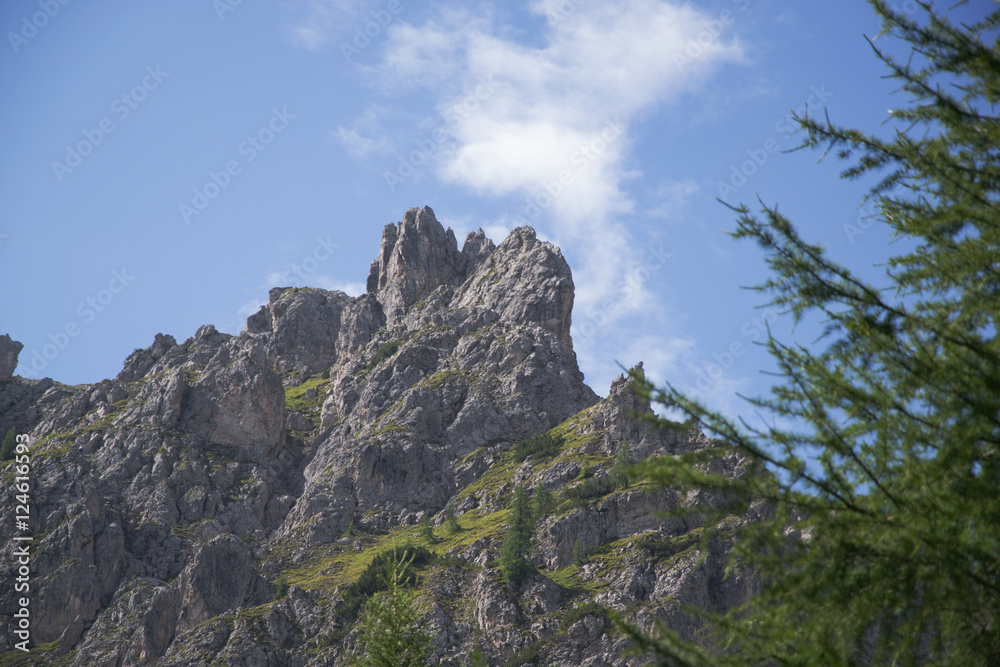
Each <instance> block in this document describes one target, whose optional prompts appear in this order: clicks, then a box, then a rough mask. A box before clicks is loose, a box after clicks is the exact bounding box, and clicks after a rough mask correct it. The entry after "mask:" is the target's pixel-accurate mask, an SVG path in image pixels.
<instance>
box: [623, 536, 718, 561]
mask: <svg viewBox="0 0 1000 667" xmlns="http://www.w3.org/2000/svg"><path fill="white" fill-rule="evenodd" d="M702 535H703V530H702V529H701V528H695V529H694V530H689V531H688V532H686V533H684V534H683V535H677V536H675V537H665V536H654V535H647V536H645V537H640V538H639V539H638V540H636V542H635V545H636V546H637V547H639V548H640V549H644V550H646V551H647V552H648V553H649V555H650V558H652V560H653V561H654V562H660V561H666V560H670V559H671V558H673V557H674V556H676V555H677V554H679V553H683V552H685V551H687V550H688V549H690V548H692V547H694V546H697V545H699V544H700V543H701V539H702Z"/></svg>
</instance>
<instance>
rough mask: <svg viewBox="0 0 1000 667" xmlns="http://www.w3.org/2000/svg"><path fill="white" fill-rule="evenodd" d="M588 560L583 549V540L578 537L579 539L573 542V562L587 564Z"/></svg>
mask: <svg viewBox="0 0 1000 667" xmlns="http://www.w3.org/2000/svg"><path fill="white" fill-rule="evenodd" d="M586 562H587V554H586V553H585V552H584V550H583V542H581V541H580V540H579V539H577V541H576V542H574V543H573V563H574V564H575V565H578V566H581V565H584V564H586Z"/></svg>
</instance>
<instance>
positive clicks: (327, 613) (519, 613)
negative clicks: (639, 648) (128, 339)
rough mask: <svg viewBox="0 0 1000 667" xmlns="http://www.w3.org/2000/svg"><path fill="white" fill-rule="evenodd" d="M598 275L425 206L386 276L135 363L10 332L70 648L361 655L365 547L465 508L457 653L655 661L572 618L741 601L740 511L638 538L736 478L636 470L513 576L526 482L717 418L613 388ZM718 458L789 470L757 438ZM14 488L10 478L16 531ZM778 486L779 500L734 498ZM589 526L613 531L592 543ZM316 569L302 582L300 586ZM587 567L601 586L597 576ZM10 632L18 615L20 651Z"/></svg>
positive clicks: (377, 268) (659, 612)
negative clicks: (592, 347) (534, 445)
mask: <svg viewBox="0 0 1000 667" xmlns="http://www.w3.org/2000/svg"><path fill="white" fill-rule="evenodd" d="M573 299H574V287H573V279H572V274H571V272H570V269H569V266H568V265H567V263H566V261H565V259H564V258H563V256H562V254H561V252H560V251H559V249H558V248H556V247H554V246H553V245H551V244H549V243H545V242H542V241H539V240H538V239H537V238H536V236H535V233H534V231H533V230H531V229H530V228H526V227H523V228H519V229H516V230H514V231H513V232H511V234H510V235H509V236H508V237H507V238H506V239H505V240H503V241H502V242H501V243H500V244H499V245H498V246H495V245H494V244H493V242H492V241H490V240H489V239H488V238H486V235H485V234H484V233H483V231H482V230H481V229H480V230H478V231H476V232H474V233H472V234H469V235H468V236H467V237H466V239H465V241H464V244H463V247H462V249H461V250H459V249H458V245H457V242H456V239H455V235H454V233H453V232H452V231H451V230H446V229H444V228H443V227H442V225H441V224H440V223H439V222H438V221H437V219H436V217H435V215H434V212H433V211H432V210H431V209H430V208H427V207H425V208H422V209H410V210H409V211H407V212H406V214H405V215H404V216H403V220H402V221H401V222H400V223H398V224H394V225H387V226H386V227H385V229H384V231H383V236H382V243H381V247H380V250H379V254H378V257H377V258H376V259H375V261H374V262H373V263H372V265H371V270H370V274H369V279H368V291H367V293H366V294H364V295H362V296H360V297H357V298H352V297H349V296H347V295H346V294H344V293H342V292H335V291H327V290H321V289H313V288H275V289H273V290H271V292H270V295H269V299H268V303H267V304H266V305H264V306H262V307H261V309H260V311H259V312H258V313H256V314H254V315H253V316H251V317H250V318H249V319H248V320H247V323H246V327H245V329H244V330H243V331H242V332H241V333H240V334H239V335H238V336H231V335H228V334H223V333H220V332H219V331H218V330H216V328H215V327H213V326H211V325H205V326H203V327H200V328H199V329H198V330H197V331H196V332H195V335H194V336H192V337H190V338H188V339H187V340H185V341H184V342H183V343H181V344H178V343H177V341H176V340H175V339H174V338H173V337H172V336H167V335H163V334H157V335H156V336H155V338H154V340H153V343H152V344H151V345H150V346H149V347H148V348H145V349H140V350H136V351H135V352H133V353H132V354H131V355H130V356H129V357H128V359H126V360H125V362H124V364H123V368H122V371H121V372H120V373H119V374H118V376H117V377H116V378H114V379H113V380H105V381H103V382H100V383H96V384H93V385H84V386H79V387H67V386H64V385H58V384H56V383H54V382H52V381H51V380H43V381H32V380H28V379H25V378H20V377H13V378H11V377H10V372H7V373H6V374H3V373H2V372H3V371H4V370H5V369H6V368H7V367H8V366H10V370H13V368H14V366H16V362H17V353H18V352H19V351H20V344H19V343H14V342H13V341H10V339H9V337H6V336H5V337H2V338H0V430H3V431H4V432H6V429H7V428H10V427H16V428H17V429H18V430H19V432H24V433H28V434H30V436H31V438H32V441H33V442H34V443H36V448H35V450H33V453H32V466H33V468H32V475H33V482H32V484H33V488H32V496H31V497H32V503H33V505H32V512H33V514H32V516H31V526H30V527H31V530H32V531H33V532H34V533H35V534H36V535H38V536H39V537H38V540H37V544H35V545H34V546H33V548H34V549H35V551H34V554H35V558H34V560H33V565H34V567H35V570H36V571H35V572H33V575H32V577H33V578H32V581H33V583H34V585H35V586H37V588H35V587H34V586H33V597H32V605H33V607H32V613H33V625H32V635H33V637H34V638H35V640H36V641H38V642H58V646H57V647H56V648H55V649H53V652H52V653H51V654H49V655H48V656H47V658H52V657H56V656H67V655H68V654H69V651H71V650H75V651H76V653H75V655H74V656H73V658H72V664H73V665H75V666H78V667H84V666H85V665H92V664H119V665H154V664H156V665H186V666H194V665H199V666H200V665H205V666H207V665H209V664H213V662H214V661H217V660H220V659H221V660H224V661H226V662H227V664H234V665H289V666H296V667H298V666H300V665H301V666H303V667H304V666H305V665H310V664H329V665H335V666H336V665H345V664H347V662H348V657H349V653H350V650H349V649H350V648H351V647H352V646H354V645H355V643H356V640H357V634H356V628H354V629H352V628H351V627H347V628H344V627H343V623H344V622H345V620H347V619H344V618H342V616H341V614H342V609H341V608H340V607H338V600H340V599H341V598H342V597H343V594H344V586H345V585H346V584H347V583H350V581H349V580H347V579H345V578H343V575H344V572H345V567H344V563H345V562H350V563H351V565H350V568H351V569H349V570H346V571H350V572H356V571H358V567H359V566H361V565H363V564H364V562H366V561H367V559H368V557H369V554H373V553H374V551H375V550H376V549H379V548H384V547H386V546H388V545H389V542H390V541H391V540H390V538H389V537H388V536H387V535H386V533H387V532H389V531H394V532H393V533H392V535H393V538H394V537H395V536H398V535H400V534H406V533H407V532H408V531H410V530H412V528H408V526H412V525H413V524H416V523H417V522H418V521H419V519H420V518H422V517H424V516H428V517H430V518H431V521H432V523H433V524H434V525H435V526H436V531H437V532H438V534H439V535H444V534H445V531H446V530H447V529H446V528H445V525H444V524H446V520H445V508H450V509H451V511H453V512H454V513H455V514H456V515H457V517H458V519H459V521H460V522H461V524H462V525H463V526H464V528H463V530H468V531H475V533H474V534H468V533H461V532H460V533H458V534H457V536H451V537H449V539H453V540H454V542H453V543H452V544H450V545H449V546H448V549H447V551H448V553H449V555H451V556H452V557H454V558H457V559H461V560H464V561H466V564H465V565H464V566H459V565H456V564H448V565H440V564H436V565H432V566H431V567H428V568H426V570H425V573H424V574H425V581H424V583H423V585H422V587H421V599H422V600H424V601H425V603H426V605H425V606H424V607H423V608H424V609H425V610H426V619H427V621H428V623H429V627H430V628H431V630H432V632H433V633H434V635H435V639H436V645H435V653H434V658H433V659H434V661H436V662H438V663H440V664H450V665H457V664H465V663H466V662H467V658H468V656H469V655H470V654H471V653H472V652H473V650H474V648H475V647H476V646H477V645H478V646H480V647H481V648H482V650H483V651H484V653H485V654H486V656H487V659H488V661H489V664H506V663H507V661H509V660H510V659H511V658H512V657H513V656H514V655H515V654H516V653H517V652H518V651H519V650H521V649H523V648H525V647H526V646H528V645H529V644H530V643H532V642H533V641H536V640H543V644H542V654H541V658H542V662H541V663H538V664H554V665H621V664H638V663H637V662H636V661H632V662H628V661H624V660H623V659H621V658H620V654H621V651H622V649H623V648H625V642H624V640H622V639H620V638H617V637H616V636H614V635H613V633H610V632H609V630H608V628H607V624H606V622H605V621H604V618H603V616H602V615H601V614H600V613H591V614H587V615H584V616H582V617H580V618H577V619H576V620H575V622H573V623H569V624H565V627H564V624H563V623H562V621H561V619H562V618H563V617H564V616H565V613H567V612H568V610H569V608H570V607H572V606H574V605H577V604H582V603H584V602H587V601H590V602H597V603H599V604H601V605H604V606H606V607H607V608H610V609H614V610H617V611H619V612H626V611H627V613H631V614H634V618H635V620H636V622H637V623H639V624H640V625H641V626H642V627H647V628H648V627H651V625H652V623H653V620H654V619H655V618H661V619H666V621H667V622H668V623H669V624H670V625H671V627H673V628H675V629H676V630H677V631H678V632H680V633H681V634H682V635H684V636H688V637H693V636H695V635H696V633H697V631H698V629H699V628H700V625H699V621H698V620H697V619H695V618H692V617H691V616H689V615H688V614H687V613H686V612H684V610H683V607H682V605H685V604H693V605H699V606H703V607H711V608H715V609H728V608H732V607H733V606H734V605H737V604H739V603H740V602H742V601H743V600H745V599H747V598H748V596H750V595H752V594H753V593H754V591H755V590H758V588H759V581H757V580H756V579H754V578H753V577H752V576H748V575H745V574H744V573H740V572H736V573H735V574H734V576H732V577H730V578H728V579H725V578H724V577H722V572H723V570H724V566H725V560H726V555H727V554H728V552H729V548H730V546H731V545H730V544H729V543H728V542H727V539H726V538H725V537H724V536H723V537H720V538H719V539H718V540H716V541H715V542H713V543H712V544H711V548H710V553H708V554H706V558H703V559H699V558H698V556H699V554H698V553H697V550H696V549H695V550H689V551H686V552H684V553H683V554H680V555H679V556H678V557H677V558H675V559H673V560H670V561H664V562H653V561H651V560H650V558H649V554H648V553H647V552H646V551H644V550H643V549H642V548H640V547H639V546H637V544H638V543H639V539H638V538H639V537H644V538H648V539H652V538H657V537H659V538H662V539H668V538H673V537H678V536H682V535H684V534H685V533H687V532H688V531H690V530H692V529H694V528H696V527H697V522H692V521H690V520H689V521H684V520H681V519H677V518H669V517H665V516H664V515H663V514H662V511H663V510H668V509H670V508H671V507H675V506H679V505H690V506H694V507H701V506H710V505H713V504H716V503H719V502H721V501H724V500H727V499H726V498H721V497H718V496H716V495H714V494H712V493H706V492H699V493H694V494H689V495H687V496H685V497H683V498H682V497H678V496H677V494H675V493H673V492H671V491H669V490H667V491H663V492H661V493H659V494H648V493H646V492H645V491H644V490H641V489H638V488H635V487H632V488H614V489H610V490H608V491H607V493H603V495H599V496H596V497H594V498H592V499H589V500H587V501H586V502H584V503H582V504H581V506H580V507H575V508H570V507H568V506H566V505H564V506H562V507H561V509H558V510H557V511H554V512H550V513H549V514H548V515H547V516H545V517H543V518H542V519H541V520H540V521H539V524H538V526H537V528H536V531H535V535H534V541H535V546H534V548H533V552H532V554H531V558H532V561H533V563H534V564H535V565H536V567H538V568H539V570H540V571H541V573H540V574H535V575H532V576H530V577H529V578H528V580H527V581H525V582H524V583H522V584H521V585H519V586H513V585H510V584H508V583H506V582H504V581H502V578H501V577H500V573H499V571H498V570H497V569H496V567H495V565H496V561H497V559H498V558H499V556H500V551H501V546H502V543H503V538H504V535H505V528H504V525H503V521H502V520H501V519H502V517H503V516H504V515H502V514H498V512H502V511H504V510H506V509H507V508H508V506H509V502H510V497H511V494H512V492H513V490H514V487H515V485H517V484H519V483H523V484H526V485H528V486H529V487H532V488H537V487H540V486H544V487H545V488H547V489H549V490H550V491H551V492H552V493H553V494H555V495H556V496H557V497H558V496H559V495H560V494H561V493H562V492H563V491H564V490H565V489H566V488H567V487H569V486H572V485H575V484H580V483H581V482H580V481H578V480H577V477H578V476H579V474H580V472H581V469H582V461H583V460H584V459H583V458H582V457H586V459H585V460H586V461H588V465H589V466H591V467H592V468H593V473H594V479H598V480H599V479H602V478H606V477H607V474H608V470H609V468H610V466H611V463H612V461H613V460H614V457H615V456H616V454H617V453H618V452H619V451H620V450H621V448H622V447H625V446H627V447H629V448H630V450H631V452H632V454H633V456H634V457H635V458H636V459H641V458H644V457H646V456H650V455H671V454H676V453H678V452H683V451H688V450H693V449H699V448H702V447H706V446H709V445H710V444H711V443H710V442H709V441H708V439H707V438H706V437H705V436H703V435H702V434H700V433H699V432H697V431H695V430H690V429H686V428H684V427H678V428H674V429H671V430H669V431H659V430H655V429H653V428H652V427H651V424H650V423H649V422H648V421H644V420H643V418H642V416H643V415H649V414H650V406H649V402H648V400H646V399H645V398H643V397H641V396H637V395H636V394H635V392H634V391H633V385H634V383H633V381H632V380H631V379H630V378H628V377H626V376H625V375H623V376H621V377H619V378H618V379H616V380H615V382H614V383H613V384H612V386H611V391H610V394H609V396H608V397H607V398H605V399H604V400H599V398H598V396H597V395H596V394H594V392H593V391H592V390H591V389H590V388H589V387H587V386H586V384H585V383H584V381H583V375H582V373H581V372H580V370H579V368H578V366H577V360H576V354H575V352H574V350H573V341H572V339H571V338H570V325H571V315H572V307H573ZM635 370H636V371H637V372H639V373H641V372H642V365H641V364H640V365H639V366H637V368H636V369H635ZM304 382H308V385H306V386H305V387H302V386H301V385H302V384H303V383H304ZM316 423H319V428H316V427H315V425H314V424H316ZM557 427H558V430H557V432H558V433H561V434H563V435H565V436H566V442H565V444H564V446H563V449H562V450H561V451H560V452H558V453H555V454H550V455H535V456H531V457H528V458H527V459H525V460H524V461H522V462H520V463H517V464H515V463H513V462H512V461H511V449H512V448H513V447H514V446H515V443H517V441H518V440H521V439H524V438H527V437H530V436H534V435H537V434H540V433H544V432H546V431H549V430H550V429H554V428H557ZM713 465H715V466H716V470H717V471H718V472H721V473H723V474H726V475H730V476H738V475H745V474H766V473H764V472H762V471H756V470H752V469H751V468H750V466H749V465H748V463H747V461H746V460H744V459H741V458H740V457H739V456H737V455H735V454H733V455H732V456H729V457H727V458H725V459H722V460H720V461H718V462H716V463H715V464H713ZM13 496H14V489H13V486H12V485H5V486H2V487H0V544H2V545H5V547H4V548H5V549H7V550H8V552H9V551H10V550H11V549H12V548H13V546H12V544H13V543H12V541H11V537H12V535H13V527H14V525H15V522H14V516H13V509H12V508H13V507H14V506H15V504H16V503H15V499H14V497H13ZM767 511H768V508H767V507H766V506H763V505H760V504H755V505H752V506H751V507H750V509H748V510H747V512H746V513H745V514H744V515H743V516H739V517H731V520H732V521H735V522H749V521H753V520H756V519H757V518H758V517H760V516H762V515H766V513H767ZM352 525H353V531H352V532H353V534H351V535H347V534H345V531H348V528H349V526H352ZM577 543H579V544H580V545H581V546H582V547H583V548H585V549H587V550H589V552H588V553H590V554H591V556H590V557H589V562H588V563H587V564H585V565H583V566H582V567H578V568H577V567H576V566H575V565H572V562H573V560H574V546H575V545H576V544H577ZM433 548H436V549H439V551H440V552H441V553H442V554H443V553H444V551H443V550H441V549H442V548H443V547H441V546H440V545H438V546H436V547H433ZM359 551H360V552H362V553H360V554H359V553H357V552H359ZM344 559H347V560H346V561H345V560H344ZM359 559H360V560H359ZM571 568H573V569H571ZM557 573H558V576H557ZM289 574H294V575H295V579H294V580H295V582H296V583H301V584H302V585H301V586H298V585H295V586H291V588H290V589H289V590H288V595H287V597H284V598H282V599H280V600H276V601H272V599H271V598H272V596H273V595H274V592H275V589H276V588H275V582H276V580H277V579H278V577H280V576H282V575H289ZM542 575H551V577H550V576H542ZM560 577H563V578H568V579H567V581H569V583H570V584H571V586H579V588H578V589H577V590H595V591H599V592H598V593H596V594H595V595H593V596H586V595H570V594H569V593H568V590H572V588H570V589H564V588H562V587H560V586H557V585H555V584H554V583H553V579H557V580H560V581H562V579H560ZM15 609H16V600H15V599H14V593H13V590H12V588H10V587H8V588H4V589H0V614H3V615H5V616H9V615H10V614H11V613H13V611H14V610H15ZM334 633H339V634H334ZM334 636H336V637H340V636H343V638H342V639H338V640H337V641H335V642H334V641H332V640H331V637H334ZM10 642H11V639H10V637H6V636H0V651H2V650H8V649H11V648H12V645H11V643H10Z"/></svg>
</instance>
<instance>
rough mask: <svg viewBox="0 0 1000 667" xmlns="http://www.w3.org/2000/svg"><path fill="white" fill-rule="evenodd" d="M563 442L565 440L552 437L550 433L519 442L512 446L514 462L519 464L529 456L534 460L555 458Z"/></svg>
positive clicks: (559, 437)
mask: <svg viewBox="0 0 1000 667" xmlns="http://www.w3.org/2000/svg"><path fill="white" fill-rule="evenodd" d="M563 442H565V440H564V439H563V438H562V437H561V436H554V435H552V434H551V433H539V434H538V435H533V436H531V437H530V438H526V439H525V440H520V441H518V442H517V443H516V444H515V445H514V462H515V463H521V462H522V461H524V459H526V458H528V457H529V456H534V457H535V458H545V457H549V456H555V455H556V454H558V453H559V450H560V448H562V446H563Z"/></svg>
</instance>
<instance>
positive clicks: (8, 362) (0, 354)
mask: <svg viewBox="0 0 1000 667" xmlns="http://www.w3.org/2000/svg"><path fill="white" fill-rule="evenodd" d="M23 349H24V344H23V343H20V342H18V341H16V340H12V339H11V337H10V334H4V335H2V336H0V381H3V380H6V379H7V378H9V377H10V376H11V375H13V374H14V369H15V368H17V357H18V356H19V355H20V354H21V350H23Z"/></svg>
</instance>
